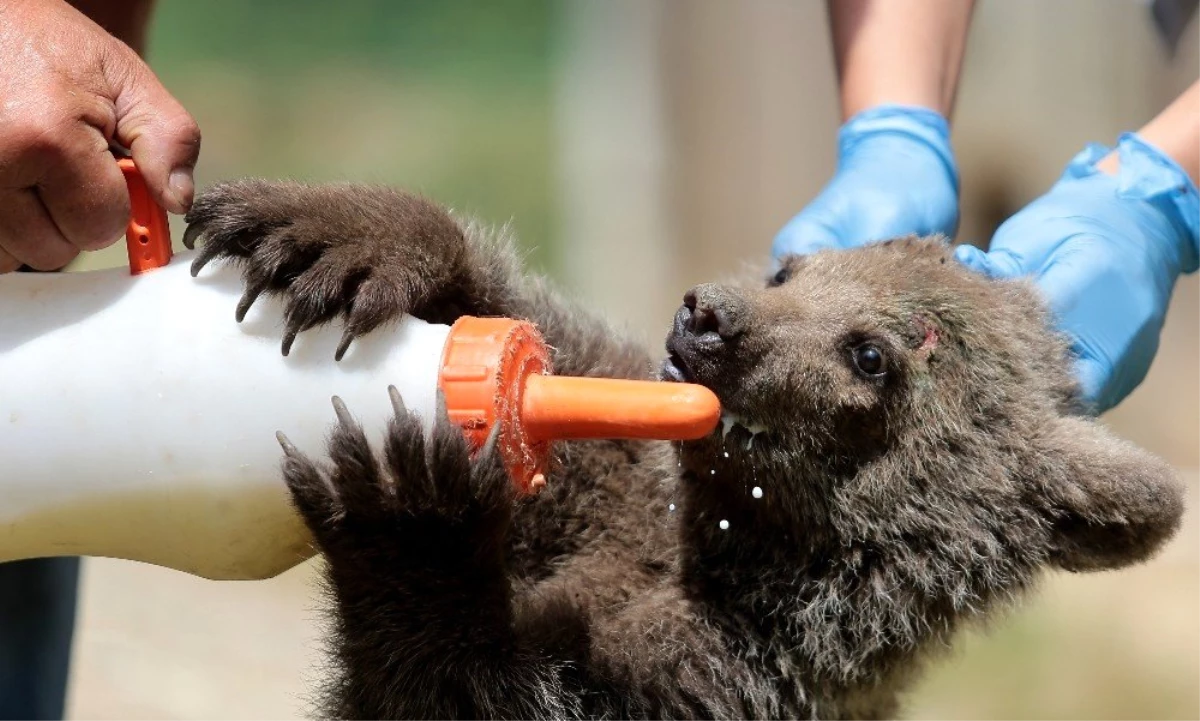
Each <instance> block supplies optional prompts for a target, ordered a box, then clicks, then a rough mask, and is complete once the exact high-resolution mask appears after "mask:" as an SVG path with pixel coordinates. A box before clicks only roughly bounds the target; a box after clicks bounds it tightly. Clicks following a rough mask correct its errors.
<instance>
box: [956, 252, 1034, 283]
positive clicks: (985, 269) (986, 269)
mask: <svg viewBox="0 0 1200 721" xmlns="http://www.w3.org/2000/svg"><path fill="white" fill-rule="evenodd" d="M954 259H955V260H957V261H958V262H960V263H962V264H963V265H965V266H967V267H968V268H970V269H971V270H973V271H975V272H976V273H982V274H983V275H986V276H987V277H989V278H1018V277H1021V276H1023V275H1029V274H1031V273H1033V272H1035V270H1036V269H1035V268H1026V267H1024V262H1023V260H1022V258H1021V256H1019V255H1017V254H1015V253H1012V252H1010V251H1009V250H1007V249H1005V248H997V249H996V250H993V251H991V252H989V253H985V252H983V251H982V250H980V249H979V248H976V247H975V246H973V245H960V246H958V247H957V248H955V249H954Z"/></svg>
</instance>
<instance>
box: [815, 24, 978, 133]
mask: <svg viewBox="0 0 1200 721" xmlns="http://www.w3.org/2000/svg"><path fill="white" fill-rule="evenodd" d="M828 6H829V21H830V25H831V28H832V35H833V47H834V57H835V60H836V62H837V71H838V83H839V86H840V88H841V103H842V119H843V120H847V119H849V118H850V117H852V116H853V115H855V114H856V113H858V112H860V111H862V110H865V109H867V108H870V107H874V106H877V105H882V104H885V103H896V104H900V105H917V106H921V107H925V108H929V109H931V110H936V111H937V112H939V113H941V114H942V115H943V116H945V117H949V116H950V113H951V112H952V110H953V108H954V97H955V94H956V91H957V88H958V78H959V71H960V69H961V67H962V58H963V51H964V49H965V47H966V39H967V30H968V28H969V26H970V22H971V11H972V9H973V7H974V2H973V0H828Z"/></svg>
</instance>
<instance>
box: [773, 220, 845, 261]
mask: <svg viewBox="0 0 1200 721" xmlns="http://www.w3.org/2000/svg"><path fill="white" fill-rule="evenodd" d="M841 247H842V244H841V243H840V242H839V241H838V236H837V233H836V232H834V231H833V230H832V229H830V228H829V227H827V226H826V225H825V224H824V223H821V222H814V221H813V220H812V219H811V218H810V217H809V216H808V215H807V214H806V213H803V212H802V213H801V214H800V215H797V216H796V217H794V218H792V219H791V220H790V221H788V224H787V225H785V226H783V230H781V231H779V233H778V235H776V236H775V240H774V241H773V242H772V243H771V256H772V257H774V258H776V259H779V258H782V257H783V256H785V255H808V254H809V253H815V252H817V251H819V250H828V249H836V248H841Z"/></svg>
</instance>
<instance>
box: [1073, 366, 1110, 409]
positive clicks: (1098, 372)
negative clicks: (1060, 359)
mask: <svg viewBox="0 0 1200 721" xmlns="http://www.w3.org/2000/svg"><path fill="white" fill-rule="evenodd" d="M1075 377H1076V378H1077V379H1078V380H1079V390H1080V395H1081V396H1082V398H1083V402H1084V404H1085V405H1086V406H1087V409H1088V411H1089V412H1091V413H1093V414H1095V415H1100V414H1101V413H1104V412H1105V411H1107V410H1109V409H1110V408H1112V407H1113V406H1115V405H1116V404H1117V402H1118V400H1119V399H1118V398H1116V397H1115V396H1114V394H1113V393H1112V392H1111V391H1110V390H1109V388H1108V386H1109V379H1110V378H1111V377H1112V371H1111V366H1110V365H1109V364H1108V363H1107V362H1105V361H1101V360H1097V359H1095V358H1092V357H1090V356H1088V355H1086V354H1085V355H1080V356H1079V357H1078V358H1076V360H1075Z"/></svg>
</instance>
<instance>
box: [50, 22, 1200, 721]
mask: <svg viewBox="0 0 1200 721" xmlns="http://www.w3.org/2000/svg"><path fill="white" fill-rule="evenodd" d="M823 7H824V4H823V3H821V2H817V1H816V0H810V1H808V2H800V1H797V2H775V1H773V0H746V1H745V2H725V1H724V0H696V1H695V2H687V3H684V2H670V1H664V2H639V1H638V0H613V1H612V2H601V1H600V0H595V1H592V2H589V1H588V0H560V1H558V2H555V1H552V0H505V1H504V2H483V1H482V0H476V1H468V0H424V1H419V2H414V1H404V2H400V1H394V0H342V1H341V2H336V3H333V2H318V1H317V0H255V1H254V2H247V1H246V0H203V1H202V2H200V1H195V0H193V1H189V0H162V1H161V2H160V5H159V9H158V11H157V14H156V18H155V23H154V29H153V32H152V34H151V42H150V49H149V59H150V62H151V64H152V66H153V67H154V69H155V70H156V71H157V72H158V73H159V76H160V78H161V79H162V80H163V82H164V84H165V85H166V86H167V87H168V88H169V89H170V90H171V91H172V92H173V93H174V94H175V95H176V96H177V97H178V98H179V99H180V100H181V101H182V102H183V103H184V105H185V106H186V107H187V108H188V109H189V110H190V111H191V112H192V114H193V115H194V116H195V117H196V118H197V120H198V121H199V123H200V125H201V127H202V129H203V132H204V145H203V153H202V158H201V163H200V166H199V168H198V172H197V179H198V183H199V185H200V186H201V187H203V186H204V185H206V184H208V183H211V182H213V181H215V180H218V179H225V178H235V177H242V176H249V175H255V176H265V177H289V178H297V179H305V180H312V181H332V180H356V181H368V182H379V183H387V184H392V185H398V186H403V187H405V188H409V189H414V190H419V191H421V192H424V193H427V194H428V195H430V196H432V197H434V198H436V199H438V200H440V201H443V202H445V203H448V204H450V205H452V206H454V207H456V208H457V209H459V210H463V211H467V212H470V213H473V214H475V215H477V216H479V217H481V218H483V219H484V220H486V221H489V222H493V223H505V222H510V221H511V222H512V223H513V225H514V228H515V229H516V231H517V233H518V236H519V237H520V239H521V241H522V243H523V244H524V245H525V247H527V248H528V249H529V253H530V259H531V263H532V264H533V267H535V268H537V269H541V270H544V271H547V272H550V273H551V274H553V275H555V276H557V277H558V278H559V279H560V280H562V281H563V282H564V283H567V284H569V285H571V286H573V287H575V288H577V289H578V290H579V292H580V294H581V295H583V296H584V297H586V298H587V299H589V300H590V301H592V302H593V303H594V304H595V305H596V306H597V308H598V309H600V310H601V311H603V312H606V313H608V314H610V315H612V316H613V317H614V318H617V319H622V320H626V321H627V322H628V325H629V326H630V328H631V330H633V331H634V332H637V333H641V334H643V337H645V338H646V339H647V342H649V343H654V342H657V339H658V336H657V333H658V332H659V329H660V327H662V326H663V325H664V323H665V321H666V319H667V318H669V315H670V311H671V308H672V307H673V304H675V303H677V302H678V300H677V299H678V298H679V296H680V295H681V294H682V292H683V290H685V289H686V288H687V287H688V286H689V285H690V284H691V283H693V282H696V281H700V280H711V279H713V278H714V277H716V276H719V275H724V274H726V273H728V272H729V271H730V270H731V269H734V268H736V267H737V266H738V264H739V263H741V262H742V261H747V260H748V261H751V262H757V261H759V260H761V258H762V257H763V256H764V255H765V253H766V251H767V248H768V247H769V243H770V238H771V235H772V233H773V232H774V230H775V229H777V228H778V227H779V226H780V225H781V224H782V223H783V221H784V220H786V218H787V217H788V216H789V215H790V214H791V213H794V212H795V211H796V210H798V209H799V208H800V207H801V206H802V204H803V202H804V201H805V200H807V199H808V198H810V197H812V195H813V194H814V193H815V192H816V191H817V190H818V189H819V188H820V186H821V184H823V182H824V181H825V180H826V179H827V178H828V176H829V173H830V172H831V170H832V164H833V152H834V137H835V136H834V132H835V129H836V123H837V117H836V113H837V111H836V105H835V96H834V93H833V77H832V76H833V72H832V63H831V62H830V59H829V58H830V55H829V48H828V40H827V38H826V28H825V18H824V10H823ZM1195 27H1196V26H1195V22H1193V24H1192V26H1191V27H1190V29H1189V31H1188V32H1189V33H1190V34H1189V35H1188V36H1187V38H1186V39H1185V43H1184V46H1183V47H1182V49H1181V50H1180V51H1179V52H1178V53H1177V54H1176V55H1175V56H1169V55H1168V54H1166V53H1165V52H1164V51H1163V50H1162V48H1161V47H1159V46H1158V45H1157V44H1156V40H1155V37H1154V35H1153V33H1152V30H1151V29H1150V26H1149V24H1148V22H1147V19H1146V17H1145V13H1144V9H1143V8H1142V7H1141V4H1138V3H1129V2H1120V1H1119V0H1061V1H1059V2H1055V3H1040V2H1031V1H1025V2H1022V1H1019V0H1017V1H1014V2H997V1H995V0H993V1H992V2H988V1H986V0H985V1H984V2H981V3H980V4H979V10H978V11H977V17H976V20H975V24H974V26H973V30H972V38H971V43H970V45H969V48H968V59H967V68H966V71H965V79H964V89H963V91H962V95H961V100H960V104H959V111H958V122H957V127H956V131H955V132H956V145H957V147H958V152H959V154H960V159H961V162H962V166H963V184H964V198H963V206H964V210H963V213H964V221H963V237H964V238H966V239H968V240H976V241H979V240H982V239H984V238H986V237H987V234H988V233H989V232H990V228H992V227H994V224H995V222H997V220H999V219H1000V218H1002V217H1003V216H1004V214H1005V213H1008V212H1011V211H1012V210H1014V209H1015V208H1016V207H1019V205H1020V204H1021V203H1022V202H1026V201H1028V200H1029V199H1031V198H1032V197H1035V196H1036V194H1037V193H1039V192H1041V191H1042V189H1044V188H1045V187H1046V186H1047V185H1048V184H1049V183H1050V182H1051V181H1052V180H1053V179H1054V177H1055V176H1056V175H1057V173H1058V172H1059V171H1060V169H1061V167H1062V165H1063V164H1064V163H1065V162H1066V160H1067V159H1069V158H1070V156H1071V155H1072V154H1073V153H1074V152H1075V151H1076V150H1077V149H1078V147H1080V146H1081V145H1082V143H1083V142H1085V141H1087V140H1101V141H1109V142H1111V140H1112V138H1113V137H1115V133H1116V132H1117V131H1118V130H1122V129H1127V128H1130V127H1136V126H1137V125H1138V124H1140V123H1141V122H1144V120H1146V119H1147V118H1148V117H1149V116H1150V115H1152V114H1153V112H1154V111H1155V110H1156V109H1157V108H1158V107H1161V106H1162V104H1163V103H1165V101H1166V100H1167V99H1169V98H1170V97H1172V93H1177V92H1178V91H1179V90H1180V89H1182V87H1183V86H1184V85H1186V83H1189V82H1191V80H1192V79H1194V77H1195V68H1196V67H1197V63H1196V51H1195V46H1196V38H1195ZM1067 29H1069V32H1068V30H1067ZM173 222H174V224H175V225H174V227H175V237H176V238H177V239H178V237H179V236H180V231H181V225H179V223H178V219H175V220H174V221H173ZM122 262H123V249H122V247H120V246H117V247H114V248H111V249H109V250H108V251H104V252H101V253H96V254H91V255H89V256H87V257H85V258H83V259H81V261H80V262H79V263H78V264H77V268H76V269H87V268H94V267H102V266H113V265H119V264H121V263H122ZM1195 280H1196V279H1195V277H1193V278H1190V279H1188V280H1187V281H1185V282H1184V283H1183V284H1181V286H1180V290H1179V291H1178V292H1177V298H1176V302H1175V306H1174V307H1173V309H1172V312H1171V316H1170V318H1169V327H1168V331H1167V336H1166V338H1165V339H1164V343H1163V348H1164V350H1163V353H1162V355H1161V356H1160V359H1159V361H1158V362H1156V365H1155V368H1154V371H1153V372H1152V374H1151V378H1150V379H1148V381H1147V383H1146V384H1145V385H1144V386H1143V389H1142V390H1139V391H1138V393H1136V394H1135V395H1134V396H1133V397H1131V399H1130V401H1129V402H1127V403H1126V404H1125V405H1124V406H1122V408H1121V409H1119V410H1118V411H1117V412H1116V413H1114V414H1112V416H1111V417H1110V418H1108V419H1107V420H1108V421H1109V422H1110V423H1111V424H1112V425H1113V427H1114V428H1116V430H1117V431H1118V432H1119V433H1122V434H1123V435H1125V436H1127V437H1130V438H1132V439H1134V440H1136V441H1137V442H1139V443H1141V444H1143V445H1146V446H1147V447H1149V448H1151V449H1152V450H1155V451H1157V452H1159V453H1162V454H1163V455H1165V456H1166V457H1168V458H1169V459H1170V460H1172V461H1173V462H1174V463H1176V464H1177V465H1178V467H1179V468H1180V470H1181V473H1182V474H1183V476H1184V478H1185V480H1186V482H1187V483H1188V487H1189V494H1190V495H1189V511H1188V518H1187V521H1186V523H1185V528H1184V530H1183V531H1182V534H1181V537H1180V538H1179V539H1178V540H1177V541H1176V542H1175V543H1174V544H1173V545H1172V546H1171V548H1169V549H1168V551H1167V552H1166V553H1165V554H1164V555H1163V556H1162V557H1161V558H1159V559H1157V560H1156V561H1154V562H1153V563H1151V564H1148V565H1146V566H1143V567H1139V568H1136V569H1131V570H1129V571H1124V572H1120V573H1114V574H1100V575H1093V576H1066V575H1055V576H1052V577H1051V578H1049V579H1048V580H1047V582H1046V584H1045V586H1044V588H1043V589H1042V591H1041V592H1040V593H1039V594H1037V595H1036V596H1034V597H1033V598H1032V599H1031V600H1030V601H1029V602H1028V603H1027V604H1026V605H1025V606H1024V607H1023V608H1022V609H1021V610H1019V611H1017V612H1016V613H1014V614H1012V615H1010V616H1009V617H1007V618H1004V619H1001V620H999V621H998V622H997V623H996V624H995V627H994V628H993V629H992V630H991V632H989V633H987V634H970V635H967V636H964V637H963V638H962V639H960V642H959V644H958V645H957V647H956V648H955V650H954V651H953V652H951V653H950V654H949V655H948V656H947V657H946V658H943V659H941V660H939V661H938V662H936V663H935V664H933V665H932V666H931V671H930V673H929V674H928V675H927V677H926V678H925V680H924V681H923V682H922V684H921V685H920V686H919V687H918V688H917V690H916V691H915V693H914V694H913V696H912V698H911V700H910V705H909V709H908V712H907V715H908V716H910V717H914V718H923V717H937V718H1197V717H1198V716H1200V698H1198V694H1200V689H1198V679H1197V677H1198V675H1200V661H1198V654H1200V641H1198V636H1200V630H1198V621H1197V616H1198V614H1200V600H1198V598H1200V588H1198V585H1200V584H1198V573H1197V564H1198V556H1200V554H1198V552H1197V545H1198V538H1200V535H1198V533H1197V528H1196V514H1195V505H1196V499H1197V486H1198V482H1197V475H1196V473H1195V468H1196V466H1197V465H1198V461H1197V449H1196V439H1197V433H1198V431H1197V428H1200V421H1198V420H1197V416H1198V411H1197V395H1198V393H1197V382H1196V374H1197V367H1198V366H1197V360H1196V355H1197V351H1196V348H1197V340H1196V337H1197V330H1196V327H1197V322H1198V320H1197V318H1198V314H1197V297H1198V295H1197V286H1196V283H1195ZM231 317H232V309H231ZM313 573H314V569H313V565H312V564H307V565H305V566H303V567H301V568H298V569H296V570H294V571H292V572H289V573H287V574H284V576H282V577H280V578H277V579H272V580H271V581H267V582H263V583H255V584H215V583H209V582H205V581H200V580H198V579H193V578H190V577H187V576H184V575H182V574H178V573H174V572H171V571H166V570H164V569H158V568H153V567H149V566H141V565H138V564H131V563H123V562H118V561H109V560H104V559H93V560H89V561H87V562H86V563H85V576H84V597H83V602H82V605H81V610H80V627H79V633H78V636H77V640H76V649H77V653H76V663H75V667H74V671H73V677H72V690H71V702H70V713H71V715H72V717H75V718H155V717H173V718H291V717H296V716H297V715H299V714H302V713H303V712H304V711H305V710H306V706H305V705H304V701H305V698H304V689H305V687H306V684H307V682H308V681H310V680H311V679H312V678H313V677H314V676H316V675H319V673H320V671H319V667H318V665H317V664H318V663H319V653H318V652H319V647H318V641H319V638H320V626H319V624H318V618H319V615H318V613H317V611H316V610H315V607H314V604H315V600H314V595H313V589H312V587H311V583H310V582H311V580H312V576H313Z"/></svg>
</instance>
